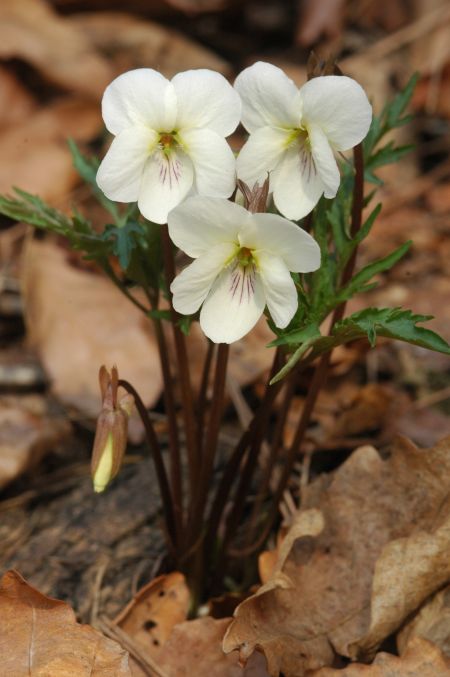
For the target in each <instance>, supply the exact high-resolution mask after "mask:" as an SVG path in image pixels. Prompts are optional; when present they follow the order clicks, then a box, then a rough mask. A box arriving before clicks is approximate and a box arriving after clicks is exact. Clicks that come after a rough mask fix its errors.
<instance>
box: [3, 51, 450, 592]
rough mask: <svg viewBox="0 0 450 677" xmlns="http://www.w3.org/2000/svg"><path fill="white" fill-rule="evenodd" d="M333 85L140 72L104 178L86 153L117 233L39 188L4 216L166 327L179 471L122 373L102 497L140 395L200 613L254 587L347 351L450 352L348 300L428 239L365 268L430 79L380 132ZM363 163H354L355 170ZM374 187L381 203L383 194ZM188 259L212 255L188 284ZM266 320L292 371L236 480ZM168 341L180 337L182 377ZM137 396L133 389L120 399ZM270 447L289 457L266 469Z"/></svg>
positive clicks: (272, 71)
mask: <svg viewBox="0 0 450 677" xmlns="http://www.w3.org/2000/svg"><path fill="white" fill-rule="evenodd" d="M324 72H327V73H330V66H329V64H328V65H327V66H326V68H325V69H324V68H322V69H321V68H320V67H319V66H318V64H315V65H314V68H312V67H311V68H310V79H309V80H308V82H307V83H306V84H305V85H303V87H301V88H300V89H298V88H297V87H296V85H295V84H294V83H293V82H292V81H291V80H290V79H289V78H288V77H287V76H286V75H285V74H284V73H283V71H281V70H280V69H279V68H276V67H275V66H272V65H271V64H267V63H261V62H259V63H256V64H255V65H253V66H251V67H250V68H247V69H245V70H244V71H243V72H242V73H241V74H240V75H239V76H238V78H237V79H236V82H235V85H234V88H233V87H232V86H231V85H230V84H229V83H228V82H227V81H226V80H225V79H224V78H223V77H222V76H221V75H219V74H218V73H214V72H213V71H210V70H196V71H187V72H185V73H179V74H178V75H176V76H175V77H174V78H173V79H172V80H171V81H169V80H167V79H166V78H164V77H163V76H162V75H161V74H160V73H158V72H156V71H154V70H152V69H138V70H134V71H131V72H128V73H124V74H123V75H121V76H119V77H118V78H117V79H116V80H114V82H112V83H111V84H110V85H109V87H108V88H107V90H106V92H105V95H104V98H103V105H102V110H103V117H104V121H105V124H106V127H107V128H108V130H109V131H110V132H111V133H112V134H113V135H114V139H113V141H112V143H111V146H110V148H109V150H108V152H107V154H106V156H105V157H104V158H103V160H102V162H101V163H100V165H99V163H98V161H97V160H96V159H95V158H87V157H84V156H83V155H81V153H80V152H79V150H78V149H77V147H76V146H75V145H74V144H73V143H70V147H71V150H72V154H73V159H74V163H75V167H76V168H77V170H78V172H79V173H80V175H81V177H82V178H83V179H84V180H85V181H86V182H87V183H88V184H90V185H91V187H92V189H93V192H94V194H95V195H96V197H97V199H98V201H99V202H100V203H101V204H102V205H103V206H104V207H105V208H106V209H107V210H108V212H109V214H110V216H111V219H112V222H111V223H108V224H105V225H104V227H103V228H100V229H99V228H98V224H96V227H95V228H94V227H93V225H92V224H91V223H90V222H89V221H88V220H87V219H86V218H85V217H84V216H82V215H81V214H80V213H79V212H74V213H73V215H72V216H66V215H65V214H63V213H61V212H59V211H57V210H55V209H53V208H51V207H49V206H48V205H46V204H45V203H44V202H43V201H42V200H41V199H40V198H39V197H37V196H32V195H29V194H27V193H25V192H24V191H21V190H16V195H15V196H13V197H1V198H0V212H1V213H3V214H6V215H7V216H9V217H11V218H13V219H17V220H20V221H25V222H27V223H30V224H32V225H34V226H36V227H38V228H42V229H44V230H47V231H50V232H53V233H56V234H58V235H60V236H64V237H65V238H66V239H67V240H68V242H69V243H70V245H71V246H72V247H73V248H74V249H77V250H81V251H82V252H84V253H85V255H86V256H87V257H88V258H89V259H92V260H94V261H95V262H96V263H97V264H98V266H99V267H100V268H101V269H102V270H103V271H104V273H105V274H106V275H107V276H108V277H109V278H110V279H111V281H112V283H113V284H115V285H116V286H117V287H118V288H119V289H120V290H121V292H122V293H123V294H125V295H126V296H127V298H128V299H129V300H130V302H131V303H133V304H135V305H136V306H137V307H138V308H139V309H140V310H141V311H142V313H143V314H144V315H145V316H146V317H147V318H148V320H149V322H151V323H152V324H153V327H154V331H155V335H156V339H157V343H158V348H159V355H160V361H161V368H162V374H163V377H164V392H163V397H164V406H165V412H166V415H167V420H168V431H169V433H168V445H167V446H168V451H167V456H168V458H167V462H166V461H165V455H166V454H165V452H164V451H163V448H162V445H161V441H160V440H159V439H158V436H157V435H156V433H155V430H154V428H153V425H152V422H151V419H150V417H149V415H148V412H147V410H146V408H145V406H144V404H143V402H142V400H141V398H140V397H139V394H138V393H137V392H136V390H135V389H134V387H133V385H132V384H130V383H128V382H127V381H125V380H123V379H120V378H119V375H118V372H117V369H115V368H114V369H113V371H112V373H111V375H110V374H108V372H107V371H106V369H105V368H104V367H102V369H101V371H100V383H101V389H102V394H103V402H104V405H103V412H102V414H101V416H100V419H99V428H98V431H97V437H96V442H95V449H94V456H93V477H94V483H95V487H96V490H101V489H103V488H104V487H105V486H106V485H107V484H108V482H109V481H110V480H111V479H112V477H113V476H114V475H115V474H116V473H117V471H118V469H119V466H120V463H121V460H122V456H123V453H124V450H125V439H126V426H127V417H128V415H129V411H130V409H129V404H130V399H131V398H132V399H133V401H134V404H135V405H136V407H137V410H138V413H139V415H140V416H141V418H142V421H143V423H144V426H145V429H146V433H147V439H148V443H149V447H150V450H151V454H152V458H153V460H154V463H155V468H156V475H157V478H158V483H159V487H160V491H161V498H162V514H163V519H164V534H165V537H166V540H167V549H168V557H169V560H170V565H171V566H174V567H178V568H179V569H181V570H182V571H184V572H185V573H186V575H187V578H188V582H189V584H190V586H191V590H192V594H193V599H194V605H195V604H196V603H198V601H199V600H200V599H201V598H202V596H204V595H205V594H211V593H213V592H214V591H215V590H217V589H221V586H222V585H223V580H224V579H225V578H226V577H228V578H229V576H230V572H232V574H233V576H235V577H236V572H239V565H242V562H243V561H248V557H249V556H251V555H253V554H254V553H257V552H258V551H259V550H260V549H261V548H262V547H263V545H264V543H265V541H266V540H267V537H268V536H269V534H270V532H271V529H272V528H273V526H274V523H275V520H276V519H277V514H278V506H279V503H280V500H281V498H282V496H283V492H284V491H285V489H286V487H287V486H288V483H289V481H290V479H291V476H292V469H293V466H294V463H295V461H296V459H297V458H298V457H299V454H300V453H301V447H302V442H303V438H304V435H305V431H306V429H307V427H308V424H309V421H310V417H311V414H312V411H313V409H314V405H315V402H316V399H317V396H318V394H319V392H320V389H321V387H322V386H323V385H324V383H325V380H326V376H327V371H328V366H329V362H330V355H331V352H332V350H333V348H335V347H336V346H339V345H343V344H346V343H349V342H351V341H354V340H356V339H361V338H366V339H367V340H368V341H369V343H370V345H372V346H374V345H375V343H376V340H377V337H378V336H384V337H389V338H392V339H396V340H400V341H405V342H408V343H412V344H414V345H418V346H422V347H424V348H427V349H429V350H435V351H439V352H443V353H447V354H450V347H449V345H448V344H447V343H446V341H444V339H442V338H441V337H439V336H438V335H437V334H435V333H434V332H432V331H430V330H429V329H426V328H424V327H422V326H420V325H421V324H422V323H424V322H426V321H427V320H428V319H430V318H429V317H426V316H420V315H415V314H413V313H412V312H411V311H410V310H405V309H402V308H366V309H364V310H362V311H359V312H357V313H354V314H352V315H348V316H346V314H345V307H346V302H347V301H348V300H349V299H350V298H351V297H352V296H354V295H355V294H358V293H363V292H364V291H367V290H368V289H372V288H373V286H374V285H375V283H374V282H373V278H374V277H375V276H376V275H378V274H379V273H382V272H384V271H387V270H389V269H390V268H391V267H392V266H393V265H394V264H395V263H396V262H397V261H399V260H400V259H401V258H402V257H403V256H405V255H406V254H407V252H408V249H409V247H410V244H411V243H409V242H408V243H406V244H404V245H402V246H401V247H399V248H398V249H396V250H395V251H393V252H390V253H387V254H386V256H385V257H384V258H382V259H379V260H376V261H372V262H370V263H369V264H368V265H366V266H365V267H363V268H358V266H357V250H358V247H359V245H360V244H361V242H362V241H363V240H364V239H365V238H366V237H368V236H369V234H370V232H371V229H372V227H373V225H374V222H375V220H376V217H377V216H378V214H379V212H380V209H381V206H380V205H379V204H377V205H376V206H374V207H372V206H371V205H372V204H373V201H374V197H375V195H376V187H377V186H378V185H380V184H381V181H380V179H379V178H378V177H377V175H376V170H377V169H379V168H380V167H381V166H383V165H386V164H388V163H391V162H395V161H397V160H398V159H399V158H400V157H401V156H402V155H403V154H404V153H406V152H407V151H408V148H407V147H395V146H394V145H393V143H392V142H386V141H385V138H386V136H387V135H388V134H389V133H390V132H391V131H392V130H393V129H395V128H397V127H399V126H401V125H403V124H405V123H406V122H408V120H409V117H408V116H406V115H405V114H404V112H405V109H406V107H407V105H408V102H409V100H410V97H411V94H412V91H413V89H414V85H415V80H416V79H415V78H412V79H411V81H410V82H409V83H408V85H407V86H406V88H405V90H404V91H403V92H401V93H399V94H398V95H397V96H396V98H394V100H393V101H391V102H390V103H389V104H387V105H386V106H385V108H384V109H383V110H382V112H381V113H380V114H379V115H378V116H375V117H372V109H371V105H370V103H369V100H368V98H367V96H366V94H365V92H364V90H363V89H362V88H361V87H360V85H359V84H358V83H357V82H355V81H354V80H353V79H351V78H349V77H346V76H344V75H342V74H341V73H340V71H339V70H338V69H337V68H336V67H335V68H334V70H331V72H332V74H324ZM239 121H241V122H242V124H243V126H244V127H245V129H246V130H247V132H248V133H249V136H248V139H247V141H246V143H245V144H244V146H243V147H242V149H241V150H240V152H239V153H238V155H237V158H235V155H234V154H233V151H232V150H231V148H230V146H229V144H228V142H227V141H226V137H228V136H229V135H230V134H231V133H232V132H233V131H234V130H235V129H236V127H237V125H238V124H239ZM350 149H353V150H352V156H353V159H352V160H350V159H348V160H346V161H343V160H342V159H341V154H342V152H343V151H347V150H350ZM369 184H373V185H375V190H373V189H368V190H367V192H366V186H368V185H369ZM364 209H367V210H368V216H367V217H366V218H365V219H363V210H364ZM178 251H182V252H184V253H185V254H187V255H188V256H189V257H190V258H191V259H192V262H191V263H189V264H188V265H187V266H185V267H184V268H183V269H182V270H178V267H177V265H176V254H177V252H178ZM113 257H117V259H118V261H119V264H120V268H121V271H122V272H121V273H118V272H117V266H113V265H112V264H111V260H112V258H113ZM136 288H141V289H142V290H143V292H144V295H145V299H146V302H142V301H141V300H138V297H137V296H136V295H135V289H136ZM139 298H142V297H141V296H140V297H139ZM167 303H168V304H169V309H167ZM263 314H264V315H265V317H266V320H267V322H268V325H269V327H270V328H271V330H272V331H273V334H274V339H273V341H272V343H271V344H270V345H269V346H268V348H267V349H268V350H272V352H273V363H272V368H271V371H270V375H269V378H268V380H267V383H266V387H265V390H264V394H263V395H262V397H261V401H260V403H259V405H258V407H257V409H256V410H255V411H254V413H253V418H252V420H251V421H250V423H249V424H248V426H247V428H246V429H245V430H244V431H243V433H242V435H241V437H240V439H239V441H238V442H237V444H236V446H235V448H234V449H231V450H230V452H229V454H228V456H227V457H226V459H225V461H224V462H222V464H221V470H220V472H218V471H216V467H215V466H216V460H217V451H218V439H219V431H220V426H221V419H222V411H223V406H224V398H225V391H226V378H227V368H228V359H229V344H230V343H232V342H234V341H237V340H239V339H240V338H242V337H243V336H245V334H247V333H248V332H249V331H250V330H251V329H252V327H253V326H254V325H255V324H256V322H257V321H258V320H259V318H260V317H261V316H262V315H263ZM196 321H199V323H200V326H201V328H202V330H203V332H204V334H205V335H206V337H207V345H208V347H207V350H206V355H205V361H204V368H203V374H202V380H201V387H200V390H199V392H198V393H194V389H193V387H192V380H191V373H190V361H189V332H190V327H191V324H192V323H193V322H196ZM326 321H327V322H328V325H327V324H326ZM324 326H328V327H329V329H328V330H327V331H325V330H324V329H323V327H324ZM167 332H172V333H173V338H174V345H175V353H176V364H172V363H171V359H170V356H169V350H168V337H167ZM310 366H313V371H312V377H311V382H310V384H309V388H308V394H307V398H306V401H305V404H304V407H303V410H302V413H301V416H300V418H299V421H298V424H297V428H296V431H295V434H294V437H293V441H292V443H291V444H290V446H289V447H288V448H285V447H284V445H283V441H282V440H283V428H284V426H285V424H286V420H287V416H288V413H289V407H290V403H291V400H292V396H293V394H294V392H295V389H296V386H297V384H298V380H299V376H300V374H302V372H304V371H305V369H306V367H310ZM118 368H119V371H120V365H118ZM175 376H176V377H177V379H178V384H179V392H180V393H181V397H180V399H179V401H178V400H177V396H176V393H177V392H178V390H175V388H174V380H175ZM210 381H211V382H212V385H211V396H210V398H208V385H209V383H210ZM120 389H122V391H126V393H127V394H122V395H119V394H118V391H119V390H120ZM130 396H131V398H130ZM278 396H280V397H281V405H279V406H278V407H277V408H276V409H275V408H274V402H275V399H276V398H277V397H278ZM180 412H181V416H179V413H180ZM273 421H274V423H273V425H272V422H273ZM182 432H183V435H182ZM182 440H183V442H182ZM264 441H266V442H267V445H268V448H269V453H268V454H266V455H265V458H264V462H262V460H261V449H262V445H263V442H264ZM277 467H279V472H278V473H277V474H276V478H277V479H276V481H275V482H271V479H272V478H273V477H274V470H275V469H276V468H277ZM184 468H186V473H184V471H183V470H182V469H184ZM250 499H251V500H250ZM244 515H245V520H244ZM242 575H243V572H242V570H241V576H242Z"/></svg>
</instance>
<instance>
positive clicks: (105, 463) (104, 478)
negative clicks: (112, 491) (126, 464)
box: [92, 433, 114, 493]
mask: <svg viewBox="0 0 450 677" xmlns="http://www.w3.org/2000/svg"><path fill="white" fill-rule="evenodd" d="M113 451H114V445H113V436H112V434H111V433H109V435H108V437H107V438H106V444H105V446H104V449H103V451H102V453H101V456H100V460H99V463H98V466H97V468H96V470H95V473H94V475H93V477H92V481H93V484H94V491H95V492H97V493H100V492H102V491H104V490H105V489H106V487H107V486H108V484H109V482H110V481H111V480H112V477H113Z"/></svg>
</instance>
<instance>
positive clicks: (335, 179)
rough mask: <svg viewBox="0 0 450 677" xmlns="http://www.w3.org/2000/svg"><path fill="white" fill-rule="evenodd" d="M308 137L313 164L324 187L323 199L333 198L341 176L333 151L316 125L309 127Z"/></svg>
mask: <svg viewBox="0 0 450 677" xmlns="http://www.w3.org/2000/svg"><path fill="white" fill-rule="evenodd" d="M308 136H309V140H310V143H311V153H312V156H313V159H314V164H315V165H316V169H317V172H318V174H319V176H320V178H321V179H322V181H323V184H324V186H325V197H328V198H331V197H334V196H335V195H336V193H337V191H338V188H339V184H340V182H341V175H340V174H339V168H338V166H337V162H336V160H335V157H334V154H333V150H332V148H331V146H330V144H329V143H328V139H327V137H326V136H325V133H324V132H323V131H322V129H321V128H320V127H319V126H318V125H309V127H308Z"/></svg>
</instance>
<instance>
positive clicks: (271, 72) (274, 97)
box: [234, 61, 301, 132]
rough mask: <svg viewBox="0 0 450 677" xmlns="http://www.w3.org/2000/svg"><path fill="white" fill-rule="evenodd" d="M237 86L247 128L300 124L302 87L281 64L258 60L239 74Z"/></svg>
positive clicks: (290, 127) (291, 126)
mask: <svg viewBox="0 0 450 677" xmlns="http://www.w3.org/2000/svg"><path fill="white" fill-rule="evenodd" d="M234 87H235V89H236V90H237V92H238V93H239V94H240V96H241V99H242V124H243V125H244V127H245V129H246V130H247V131H248V132H254V131H255V130H256V129H258V128H259V127H266V126H267V125H269V126H270V127H284V128H288V129H293V128H297V127H299V124H300V115H301V102H300V97H299V91H298V89H297V87H296V86H295V84H294V82H293V81H292V80H291V79H290V78H288V76H287V75H286V73H284V72H283V71H282V70H281V68H277V67H276V66H273V65H272V64H270V63H264V62H263V61H258V62H257V63H255V64H254V65H253V66H250V68H246V69H245V70H243V71H242V73H240V75H238V77H237V78H236V80H235V83H234Z"/></svg>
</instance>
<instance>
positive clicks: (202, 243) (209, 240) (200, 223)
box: [168, 195, 250, 259]
mask: <svg viewBox="0 0 450 677" xmlns="http://www.w3.org/2000/svg"><path fill="white" fill-rule="evenodd" d="M249 218H250V214H249V212H248V211H247V210H246V209H244V208H243V207H240V206H239V205H237V204H235V203H234V202H230V201H229V200H223V199H221V198H214V197H201V196H199V195H195V196H193V197H189V198H188V199H187V200H185V201H184V202H183V203H182V204H181V205H180V206H179V207H177V208H176V209H174V210H173V211H172V212H170V214H169V221H168V223H169V235H170V237H171V239H172V240H173V242H174V243H175V244H176V246H177V247H179V248H180V249H182V250H183V251H184V252H186V254H187V255H188V256H191V257H192V258H193V259H196V258H197V257H198V256H201V255H202V254H204V253H205V252H207V251H208V250H209V249H210V247H214V245H217V244H220V243H222V242H233V243H234V244H236V243H237V241H238V232H239V229H240V228H241V226H242V224H244V223H245V222H246V221H247V219H249Z"/></svg>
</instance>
